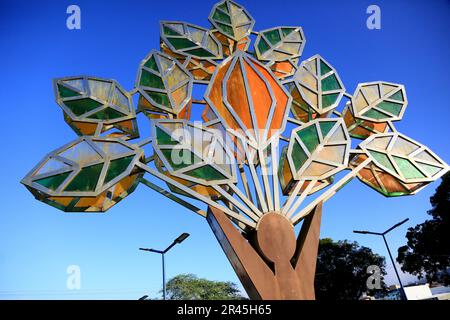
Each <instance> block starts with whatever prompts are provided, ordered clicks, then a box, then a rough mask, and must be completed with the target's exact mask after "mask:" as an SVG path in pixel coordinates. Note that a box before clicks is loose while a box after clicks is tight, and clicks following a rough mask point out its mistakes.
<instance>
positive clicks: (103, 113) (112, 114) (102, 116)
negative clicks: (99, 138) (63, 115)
mask: <svg viewBox="0 0 450 320" xmlns="http://www.w3.org/2000/svg"><path fill="white" fill-rule="evenodd" d="M124 116H125V115H124V114H123V113H120V112H119V111H116V110H114V109H112V108H106V109H103V110H100V111H99V112H96V113H94V114H93V115H91V116H89V117H88V119H96V120H112V119H118V118H121V117H124Z"/></svg>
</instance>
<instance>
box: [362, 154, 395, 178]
mask: <svg viewBox="0 0 450 320" xmlns="http://www.w3.org/2000/svg"><path fill="white" fill-rule="evenodd" d="M369 153H370V154H371V155H372V157H373V158H374V159H375V161H377V162H378V163H380V164H381V165H382V166H384V167H385V168H388V169H389V170H390V171H391V172H393V173H396V172H397V171H396V170H395V168H394V166H393V165H392V163H391V161H390V160H389V158H388V156H387V155H385V154H384V153H381V152H378V151H373V150H369Z"/></svg>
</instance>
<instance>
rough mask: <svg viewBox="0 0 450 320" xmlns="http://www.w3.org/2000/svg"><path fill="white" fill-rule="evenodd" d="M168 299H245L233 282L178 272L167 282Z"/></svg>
mask: <svg viewBox="0 0 450 320" xmlns="http://www.w3.org/2000/svg"><path fill="white" fill-rule="evenodd" d="M166 292H167V299H170V300H242V299H245V298H244V297H243V296H242V295H241V294H240V291H239V289H238V288H237V285H236V284H235V283H233V282H222V281H211V280H207V279H201V278H198V277H197V276H196V275H193V274H180V275H177V276H175V277H173V278H172V279H170V280H169V281H168V282H167V285H166Z"/></svg>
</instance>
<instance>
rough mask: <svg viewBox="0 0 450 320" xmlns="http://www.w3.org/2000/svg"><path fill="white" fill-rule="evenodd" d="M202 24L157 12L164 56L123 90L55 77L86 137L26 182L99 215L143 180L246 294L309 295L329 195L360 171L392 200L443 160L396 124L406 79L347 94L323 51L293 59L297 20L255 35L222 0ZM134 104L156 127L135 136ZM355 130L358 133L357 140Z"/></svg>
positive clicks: (41, 196)
mask: <svg viewBox="0 0 450 320" xmlns="http://www.w3.org/2000/svg"><path fill="white" fill-rule="evenodd" d="M209 20H210V22H211V23H212V25H213V26H212V28H211V29H205V28H202V27H199V26H196V25H193V24H190V23H185V22H176V21H163V22H161V26H160V31H161V52H159V51H152V52H151V53H150V54H149V55H148V56H147V57H146V58H145V59H144V60H143V61H142V63H141V65H140V66H139V70H138V74H137V79H136V84H135V88H134V89H133V90H132V91H131V92H126V91H125V90H124V89H123V88H122V87H121V86H120V85H119V84H117V83H116V82H115V81H113V80H105V79H99V78H92V77H81V76H80V77H70V78H62V79H56V80H55V81H54V89H55V93H56V101H57V103H58V104H59V105H60V106H61V108H62V109H63V112H64V119H65V120H66V122H67V123H68V124H69V125H70V126H71V127H72V128H73V129H74V131H75V132H76V133H77V134H78V135H80V137H79V138H78V139H77V140H75V141H74V142H71V143H69V144H68V145H65V146H64V147H62V148H60V149H57V150H55V151H54V152H52V153H50V154H49V155H47V156H46V157H45V158H44V159H43V160H42V161H41V162H40V163H39V164H38V165H37V166H36V167H35V168H34V169H33V170H32V171H31V172H30V173H29V174H28V175H27V176H26V177H25V178H24V179H23V180H22V183H23V184H24V185H25V186H26V187H27V188H28V189H29V190H30V191H31V192H32V193H33V195H34V196H35V197H36V198H37V199H38V200H41V201H43V202H45V203H47V204H50V205H53V206H55V207H57V208H60V209H62V210H64V211H106V210H107V209H109V208H110V207H111V206H113V205H114V204H116V203H117V202H118V201H120V200H122V199H123V198H125V197H126V196H127V195H129V194H130V193H131V192H132V191H133V190H134V188H135V187H136V185H137V184H138V183H139V182H140V183H142V184H144V185H146V186H148V187H150V188H152V189H154V190H156V191H158V192H160V193H161V194H163V195H165V196H167V197H168V198H170V199H172V200H175V201H177V202H179V203H180V204H182V205H184V206H185V207H187V208H188V209H190V210H192V211H194V212H196V213H198V214H200V215H202V216H204V217H206V218H207V220H208V223H209V224H210V226H211V228H212V230H213V232H214V233H215V235H216V237H217V239H218V240H219V242H220V244H221V245H222V248H223V249H224V251H225V253H226V255H227V257H228V258H229V260H230V262H231V264H232V265H233V267H234V269H235V271H236V273H237V275H238V276H239V278H240V280H241V281H242V283H243V285H244V287H245V289H246V290H247V292H248V294H249V296H250V297H251V298H254V299H314V275H315V265H316V258H317V249H318V241H319V234H320V222H321V214H322V204H323V203H324V202H325V201H326V200H328V199H329V198H330V197H331V196H333V195H334V194H335V193H336V192H337V191H338V190H339V189H340V188H342V187H343V186H344V185H345V184H346V183H347V182H349V181H350V180H351V179H353V178H355V177H357V178H358V179H359V180H360V181H362V182H363V183H365V184H367V185H368V186H370V187H372V188H373V189H375V190H376V191H378V192H380V193H381V194H383V195H385V196H388V197H391V196H402V195H410V194H414V193H416V192H418V191H419V190H420V189H422V188H423V187H424V186H426V185H427V184H428V183H430V182H432V181H435V180H436V179H438V178H439V177H441V176H442V175H443V174H445V173H446V172H447V171H448V169H449V168H448V166H447V164H445V163H444V162H443V161H442V160H441V159H440V158H439V157H438V156H436V155H435V154H434V153H433V152H431V151H430V150H429V149H428V148H426V147H424V146H423V145H421V144H420V143H418V142H416V141H414V140H412V139H410V138H408V137H406V136H404V135H402V134H400V133H398V132H397V131H396V129H395V127H394V125H393V122H394V121H398V120H401V119H402V117H403V114H404V112H405V109H406V106H407V99H406V92H405V88H404V87H403V86H402V85H398V84H393V83H388V82H370V83H362V84H360V85H358V87H357V89H356V91H355V93H354V94H353V95H350V94H349V93H347V92H346V90H345V88H344V85H343V83H342V81H341V79H340V77H339V75H338V74H337V72H336V70H335V69H334V68H333V66H332V65H331V64H330V63H329V62H328V61H326V60H325V59H323V58H322V57H321V56H319V55H315V56H313V57H311V58H309V59H306V60H304V61H303V62H301V63H300V65H299V66H297V64H298V62H299V59H300V57H301V54H302V51H303V47H304V45H305V41H306V40H305V36H304V34H303V30H302V28H301V27H299V26H292V27H286V26H283V27H276V28H271V29H267V30H264V31H261V32H256V31H254V30H253V26H254V23H255V22H254V20H253V18H252V17H251V16H250V14H249V13H248V12H247V10H246V9H244V8H243V7H242V6H241V5H239V4H237V3H235V2H233V1H229V0H225V1H221V2H219V3H217V4H216V5H214V7H213V9H212V11H211V14H210V16H209ZM255 36H256V39H254V38H255ZM252 38H253V40H254V44H253V46H251V42H252ZM252 48H253V49H254V52H250V51H249V50H251V49H252ZM202 85H203V86H206V90H205V92H204V94H203V97H202V98H200V99H194V98H193V92H195V90H194V86H196V87H198V86H200V87H201V86H202ZM133 95H137V96H138V98H137V101H138V102H137V107H136V109H135V108H134V107H133V103H132V101H133V100H132V96H133ZM344 97H345V98H346V99H348V102H347V103H346V104H345V107H344V110H343V111H342V112H339V111H337V108H338V107H339V105H340V104H341V102H342V99H343V98H344ZM196 108H200V109H201V111H202V113H201V117H200V118H199V119H196V118H195V115H196V114H197V115H198V114H199V112H196V111H197V110H198V109H197V110H195V109H196ZM137 114H143V115H145V116H146V117H144V118H146V119H149V120H150V123H151V125H152V134H151V137H149V138H145V139H142V140H140V141H137V142H134V143H133V142H130V140H133V139H137V138H138V137H139V132H138V129H137ZM195 120H200V121H195ZM351 137H352V138H355V139H361V140H363V141H362V142H360V143H359V145H358V146H357V148H355V149H352V141H351ZM150 146H151V148H150V149H151V150H150V151H149V152H147V151H146V153H147V157H145V156H144V151H143V148H144V147H146V148H149V147H150ZM344 170H349V172H348V173H347V174H345V175H343V176H342V177H341V178H340V180H339V181H335V177H336V174H338V173H339V172H341V171H344ZM146 174H147V175H148V174H149V175H151V176H153V177H156V178H158V179H160V180H162V181H163V182H165V183H166V185H167V187H168V188H169V190H165V189H164V188H162V187H161V186H158V185H156V184H155V183H153V182H151V181H150V180H148V179H146V178H145V175H146ZM310 199H311V200H310ZM198 200H199V201H201V202H203V203H205V204H206V205H207V206H208V208H209V209H208V210H207V211H205V210H202V209H201V208H199V207H197V206H196V205H194V202H196V201H198ZM300 222H302V227H301V231H300V233H299V235H298V237H297V238H296V236H295V232H294V226H295V225H296V224H298V223H300Z"/></svg>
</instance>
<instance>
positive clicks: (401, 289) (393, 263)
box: [382, 234, 406, 300]
mask: <svg viewBox="0 0 450 320" xmlns="http://www.w3.org/2000/svg"><path fill="white" fill-rule="evenodd" d="M382 236H383V240H384V244H385V245H386V249H387V251H388V253H389V257H390V258H391V262H392V265H393V266H394V271H395V274H396V275H397V280H398V283H399V284H400V292H401V296H402V299H403V300H406V294H405V288H404V287H403V284H402V280H400V275H399V274H398V270H397V267H396V266H395V261H394V258H393V257H392V254H391V250H390V249H389V245H388V243H387V241H386V237H385V236H384V234H382Z"/></svg>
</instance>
